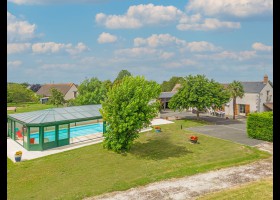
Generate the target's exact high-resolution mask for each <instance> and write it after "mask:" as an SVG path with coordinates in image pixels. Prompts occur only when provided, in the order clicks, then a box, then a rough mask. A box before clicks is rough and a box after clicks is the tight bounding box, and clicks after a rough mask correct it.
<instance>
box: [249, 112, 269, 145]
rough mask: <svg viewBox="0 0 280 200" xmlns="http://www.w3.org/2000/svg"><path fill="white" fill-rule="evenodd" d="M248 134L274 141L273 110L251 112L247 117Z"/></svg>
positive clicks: (252, 136)
mask: <svg viewBox="0 0 280 200" xmlns="http://www.w3.org/2000/svg"><path fill="white" fill-rule="evenodd" d="M247 134H248V136H249V137H251V138H255V139H259V140H265V141H269V142H272V141H273V112H272V111H270V112H263V113H250V114H249V115H248V118H247Z"/></svg>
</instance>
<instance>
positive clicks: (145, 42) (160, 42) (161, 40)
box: [134, 34, 186, 47]
mask: <svg viewBox="0 0 280 200" xmlns="http://www.w3.org/2000/svg"><path fill="white" fill-rule="evenodd" d="M174 44H175V45H185V44H186V41H184V40H180V39H178V38H176V37H174V36H171V35H170V34H159V35H157V34H153V35H151V36H150V37H148V38H146V39H144V38H135V39H134V46H149V47H158V46H168V45H174Z"/></svg>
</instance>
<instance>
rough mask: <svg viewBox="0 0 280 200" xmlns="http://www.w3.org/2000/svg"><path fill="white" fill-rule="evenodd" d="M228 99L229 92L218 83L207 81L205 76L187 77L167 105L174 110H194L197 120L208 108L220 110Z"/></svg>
mask: <svg viewBox="0 0 280 200" xmlns="http://www.w3.org/2000/svg"><path fill="white" fill-rule="evenodd" d="M229 99H230V95H229V92H228V91H227V90H225V89H224V88H223V86H222V85H221V84H220V83H218V82H216V81H214V80H213V79H212V80H209V79H208V78H206V76H205V75H196V76H192V75H189V76H187V77H186V78H185V81H184V82H183V84H182V87H181V88H180V89H179V91H178V92H177V93H176V94H175V95H174V96H173V97H172V98H171V99H170V101H169V104H168V105H169V107H170V108H171V109H174V110H177V109H178V110H183V109H188V108H196V110H197V112H196V113H197V118H199V112H200V111H204V110H205V109H206V108H209V107H216V108H220V107H222V105H223V104H224V103H227V102H228V101H229Z"/></svg>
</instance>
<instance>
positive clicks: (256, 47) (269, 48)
mask: <svg viewBox="0 0 280 200" xmlns="http://www.w3.org/2000/svg"><path fill="white" fill-rule="evenodd" d="M252 48H253V49H254V50H256V51H272V49H273V47H272V46H267V45H265V44H263V43H261V42H255V43H254V44H252Z"/></svg>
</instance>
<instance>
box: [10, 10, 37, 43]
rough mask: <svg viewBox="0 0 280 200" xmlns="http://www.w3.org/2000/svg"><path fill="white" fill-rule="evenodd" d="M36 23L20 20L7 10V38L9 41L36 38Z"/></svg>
mask: <svg viewBox="0 0 280 200" xmlns="http://www.w3.org/2000/svg"><path fill="white" fill-rule="evenodd" d="M35 30H36V25H35V24H30V23H29V22H28V21H24V20H20V19H18V18H16V17H15V16H14V15H12V14H11V13H10V12H7V40H8V41H9V42H18V41H27V40H30V39H33V38H35Z"/></svg>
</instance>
